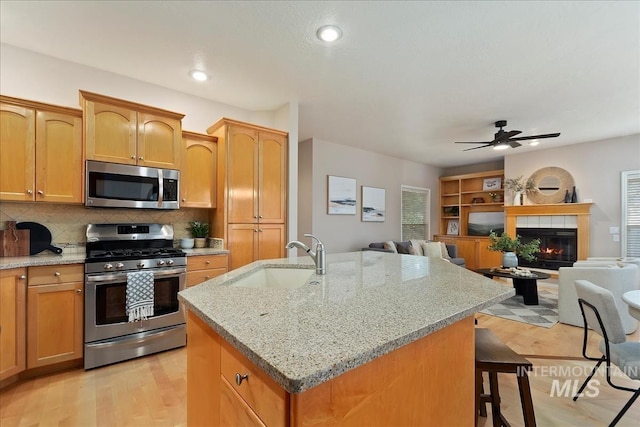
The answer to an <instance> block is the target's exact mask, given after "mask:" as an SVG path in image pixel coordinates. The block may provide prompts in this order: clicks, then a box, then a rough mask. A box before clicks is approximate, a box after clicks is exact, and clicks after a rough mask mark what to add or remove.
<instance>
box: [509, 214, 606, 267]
mask: <svg viewBox="0 0 640 427" xmlns="http://www.w3.org/2000/svg"><path fill="white" fill-rule="evenodd" d="M592 204H593V203H557V204H552V205H524V206H505V207H504V211H505V216H506V223H505V231H506V232H507V234H509V235H511V236H514V235H515V234H516V227H521V226H522V225H523V223H527V224H528V223H529V222H530V221H529V218H531V219H534V220H535V221H536V222H537V223H538V224H550V225H549V227H550V228H555V227H556V225H557V226H558V227H559V228H577V229H578V248H577V253H578V259H579V260H584V259H587V257H588V256H589V221H590V219H591V205H592ZM525 217H526V218H525ZM536 217H537V218H536ZM548 217H549V218H548ZM560 224H562V225H560ZM532 226H533V225H532ZM540 226H542V227H544V225H537V227H540Z"/></svg>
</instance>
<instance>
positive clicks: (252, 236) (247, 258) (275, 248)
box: [228, 224, 286, 270]
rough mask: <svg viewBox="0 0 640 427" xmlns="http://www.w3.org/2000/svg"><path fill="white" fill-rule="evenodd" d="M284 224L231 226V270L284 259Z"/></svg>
mask: <svg viewBox="0 0 640 427" xmlns="http://www.w3.org/2000/svg"><path fill="white" fill-rule="evenodd" d="M284 227H285V226H284V224H229V229H228V236H229V242H228V249H229V252H230V254H231V259H230V269H231V270H234V269H236V268H239V267H242V266H243V265H246V264H249V263H252V262H254V261H258V260H262V259H274V258H283V257H284V246H285V245H286V242H285V241H284V239H285V237H284Z"/></svg>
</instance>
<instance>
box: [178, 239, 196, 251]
mask: <svg viewBox="0 0 640 427" xmlns="http://www.w3.org/2000/svg"><path fill="white" fill-rule="evenodd" d="M193 245H194V241H193V239H188V238H184V239H180V247H181V248H182V249H191V248H193Z"/></svg>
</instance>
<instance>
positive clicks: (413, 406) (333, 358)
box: [179, 252, 514, 426]
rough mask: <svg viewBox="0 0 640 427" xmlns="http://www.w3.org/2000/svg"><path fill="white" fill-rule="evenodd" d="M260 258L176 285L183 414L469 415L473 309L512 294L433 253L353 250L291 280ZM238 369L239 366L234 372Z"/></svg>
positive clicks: (271, 421)
mask: <svg viewBox="0 0 640 427" xmlns="http://www.w3.org/2000/svg"><path fill="white" fill-rule="evenodd" d="M271 267H277V268H300V269H305V268H313V267H314V266H313V264H312V262H311V259H310V258H309V257H308V256H305V257H300V258H292V259H280V260H269V261H259V262H255V263H252V264H250V265H247V266H244V267H242V268H239V269H237V270H234V271H232V272H229V273H227V274H225V275H222V276H220V277H217V278H215V279H213V280H210V281H208V282H205V283H203V284H201V285H199V286H195V287H193V288H190V289H187V290H185V291H182V292H181V293H180V294H179V298H180V300H181V301H183V302H184V303H185V305H186V307H187V309H188V320H187V335H188V344H187V354H188V355H187V390H188V391H187V408H188V409H187V411H188V412H187V413H188V423H189V424H190V425H202V424H209V425H211V424H215V425H218V424H220V425H233V424H248V425H323V426H324V425H473V422H474V324H473V314H474V313H475V312H477V311H479V310H482V309H484V308H486V307H489V306H491V305H493V304H495V303H497V302H499V301H502V300H504V299H506V298H508V297H510V296H512V295H513V294H514V291H513V289H511V288H509V287H505V286H503V285H500V284H498V283H496V282H494V281H492V280H489V279H487V278H484V277H482V276H480V275H478V274H476V273H473V272H471V271H469V270H466V269H463V268H460V267H458V266H455V265H453V264H451V263H448V262H446V261H444V260H441V259H439V258H427V257H419V256H410V255H395V254H387V253H381V252H353V253H345V254H332V255H329V257H328V273H327V274H326V275H323V276H318V275H316V274H311V275H310V278H309V279H307V280H306V281H305V282H304V284H303V285H302V286H300V287H297V288H289V289H283V288H253V287H248V286H234V283H236V284H239V283H246V280H243V279H245V278H246V277H247V276H249V275H252V273H253V272H255V271H256V270H258V269H262V268H271ZM245 375H246V376H245Z"/></svg>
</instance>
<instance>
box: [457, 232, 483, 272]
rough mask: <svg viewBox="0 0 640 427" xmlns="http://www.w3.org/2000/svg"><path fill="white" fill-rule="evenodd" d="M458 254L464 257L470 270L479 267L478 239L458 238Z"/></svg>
mask: <svg viewBox="0 0 640 427" xmlns="http://www.w3.org/2000/svg"><path fill="white" fill-rule="evenodd" d="M456 245H457V246H458V256H459V257H460V258H464V263H465V265H466V267H467V268H468V269H469V270H475V269H477V268H478V246H479V244H478V241H477V240H475V239H456Z"/></svg>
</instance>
